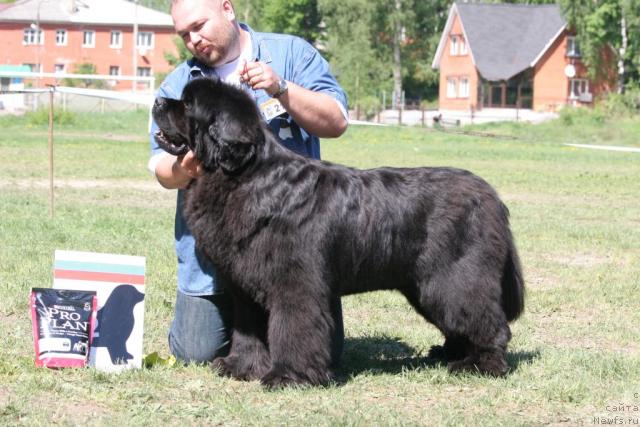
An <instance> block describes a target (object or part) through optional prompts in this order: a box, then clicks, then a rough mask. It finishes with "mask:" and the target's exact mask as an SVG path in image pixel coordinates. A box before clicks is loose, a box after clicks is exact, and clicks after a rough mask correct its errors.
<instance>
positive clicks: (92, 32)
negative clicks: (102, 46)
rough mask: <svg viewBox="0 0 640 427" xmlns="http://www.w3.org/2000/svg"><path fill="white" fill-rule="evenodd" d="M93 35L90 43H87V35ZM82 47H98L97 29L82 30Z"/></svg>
mask: <svg viewBox="0 0 640 427" xmlns="http://www.w3.org/2000/svg"><path fill="white" fill-rule="evenodd" d="M89 34H90V35H91V40H90V43H87V35H89ZM82 47H86V48H94V47H96V32H95V30H84V31H83V32H82Z"/></svg>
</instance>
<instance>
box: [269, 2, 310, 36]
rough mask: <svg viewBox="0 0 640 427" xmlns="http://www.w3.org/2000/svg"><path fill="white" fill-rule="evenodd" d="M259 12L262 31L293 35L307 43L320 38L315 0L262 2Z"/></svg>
mask: <svg viewBox="0 0 640 427" xmlns="http://www.w3.org/2000/svg"><path fill="white" fill-rule="evenodd" d="M260 11H261V15H262V17H261V19H262V22H263V27H262V29H263V30H264V31H269V32H274V33H285V34H294V35H296V36H299V37H302V38H303V39H305V40H307V41H308V42H309V43H315V42H316V40H318V38H319V36H320V21H321V16H320V13H319V12H318V2H317V0H264V1H263V2H262V7H261V9H260Z"/></svg>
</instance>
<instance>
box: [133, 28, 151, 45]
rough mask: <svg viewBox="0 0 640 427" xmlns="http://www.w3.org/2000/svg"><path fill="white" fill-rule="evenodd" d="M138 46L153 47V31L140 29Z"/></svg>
mask: <svg viewBox="0 0 640 427" xmlns="http://www.w3.org/2000/svg"><path fill="white" fill-rule="evenodd" d="M136 47H137V48H143V49H151V48H152V47H153V33H152V32H149V31H140V32H139V33H138V41H137V43H136Z"/></svg>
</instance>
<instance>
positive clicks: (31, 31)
mask: <svg viewBox="0 0 640 427" xmlns="http://www.w3.org/2000/svg"><path fill="white" fill-rule="evenodd" d="M22 45H23V46H42V45H44V31H42V28H31V27H27V28H25V29H23V31H22Z"/></svg>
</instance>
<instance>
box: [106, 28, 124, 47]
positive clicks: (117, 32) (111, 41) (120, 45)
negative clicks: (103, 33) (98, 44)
mask: <svg viewBox="0 0 640 427" xmlns="http://www.w3.org/2000/svg"><path fill="white" fill-rule="evenodd" d="M116 34H117V39H118V40H117V43H115V44H114V43H113V38H114V35H116ZM122 38H123V37H122V31H120V30H111V34H110V35H109V47H110V48H111V49H122Z"/></svg>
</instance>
